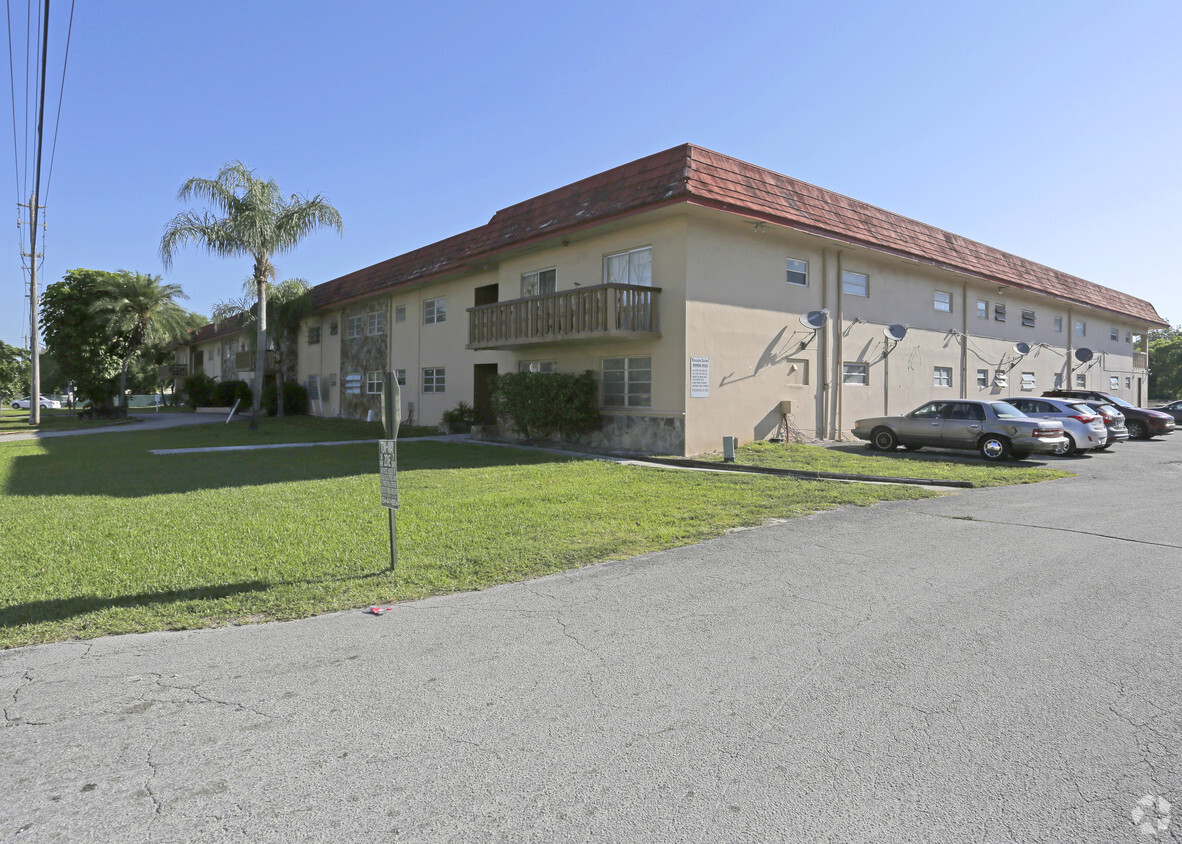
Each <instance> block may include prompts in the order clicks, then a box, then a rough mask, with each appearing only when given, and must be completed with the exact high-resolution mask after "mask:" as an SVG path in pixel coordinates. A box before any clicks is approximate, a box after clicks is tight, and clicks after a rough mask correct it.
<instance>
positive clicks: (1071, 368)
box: [1063, 308, 1075, 390]
mask: <svg viewBox="0 0 1182 844" xmlns="http://www.w3.org/2000/svg"><path fill="white" fill-rule="evenodd" d="M1066 329H1067V379H1066V380H1067V383H1066V384H1064V385H1063V389H1064V390H1073V389H1075V362H1074V361H1075V349H1073V348H1072V345H1073V344H1074V343H1075V319H1074V318H1073V317H1072V315H1071V308H1068V309H1067V326H1066Z"/></svg>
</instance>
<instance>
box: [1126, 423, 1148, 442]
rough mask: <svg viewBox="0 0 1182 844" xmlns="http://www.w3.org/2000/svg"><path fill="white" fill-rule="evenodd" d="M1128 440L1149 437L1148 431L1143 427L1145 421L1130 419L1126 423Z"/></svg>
mask: <svg viewBox="0 0 1182 844" xmlns="http://www.w3.org/2000/svg"><path fill="white" fill-rule="evenodd" d="M1126 427H1127V428H1128V429H1129V439H1130V440H1147V439H1149V436H1148V435H1149V431H1148V430H1147V429H1146V428H1145V423H1144V422H1142V421H1141V420H1140V419H1130V420H1129V422H1128V425H1127V426H1126Z"/></svg>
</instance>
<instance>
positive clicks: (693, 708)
mask: <svg viewBox="0 0 1182 844" xmlns="http://www.w3.org/2000/svg"><path fill="white" fill-rule="evenodd" d="M1050 462H1053V463H1055V464H1057V465H1066V466H1067V467H1068V468H1070V469H1072V470H1074V471H1076V472H1078V473H1079V477H1077V478H1072V479H1067V480H1062V481H1055V482H1051V483H1045V484H1037V485H1029V486H1019V487H1002V488H992V489H985V490H974V491H970V492H965V493H958V494H955V495H948V496H942V497H940V498H936V499H932V500H929V501H922V502H896V503H891V504H884V505H879V506H876V507H873V508H847V509H843V510H838V511H831V512H827V513H822V514H818V515H815V516H812V517H808V518H804V519H798V520H792V521H787V522H783V523H779V524H774V525H768V526H765V527H762V528H759V529H755V530H746V531H739V532H735V533H732V534H729V535H727V536H724V537H721V538H719V539H716V540H712V541H709V542H705V543H702V544H700V545H696V546H692V547H688V548H682V549H677V550H674V551H668V552H662V553H656V554H650V555H646V556H643V557H638V558H635V559H631V560H626V561H620V562H614V563H608V564H604V565H600V566H595V567H590V568H586V569H582V570H578V571H573V572H568V573H565V574H560V575H555V576H552V577H547V578H543V579H539V580H535V581H530V582H527V583H520V584H513V585H509V586H504V587H498V588H495V589H490V590H488V591H485V592H476V593H467V594H460V595H453V596H448V597H443V598H436V599H431V600H426V601H421V602H416V603H408V604H404V605H400V606H399V607H397V608H396V609H395V610H394V611H392V612H389V613H387V614H385V615H383V616H380V617H376V616H372V615H367V614H363V613H362V612H360V611H358V612H348V613H338V614H334V615H328V616H322V617H319V618H314V619H308V620H304V621H298V622H291V623H284V624H268V625H260V626H250V627H239V628H230V629H221V630H212V631H197V632H187V633H165V634H149V635H142V636H121V637H110V638H106V639H100V640H95V641H90V642H77V643H64V644H57V645H47V646H40V647H33V648H24V649H18V650H11V651H5V652H2V653H0V701H3V710H4V719H5V720H4V723H3V729H2V730H0V756H2V759H3V764H2V765H0V795H3V799H2V800H0V840H16V841H74V840H101V841H165V842H166V841H192V840H200V841H242V840H251V841H291V840H308V841H335V840H341V839H344V838H346V837H349V838H353V837H365V838H367V839H370V840H381V841H387V840H397V841H460V842H481V841H539V842H553V841H563V842H565V841H620V842H637V841H686V842H718V841H753V842H754V841H759V842H763V841H809V842H814V841H834V842H837V841H875V842H929V841H930V842H948V841H958V842H1003V841H1004V842H1009V841H1022V842H1044V841H1045V842H1060V841H1070V842H1093V841H1094V842H1122V841H1127V842H1146V841H1178V840H1180V839H1182V832H1180V831H1179V830H1180V829H1182V818H1179V817H1178V815H1182V702H1180V701H1182V649H1180V647H1179V644H1178V643H1179V641H1182V637H1180V634H1182V613H1180V612H1179V605H1180V600H1179V599H1180V596H1182V519H1179V518H1178V516H1177V511H1178V501H1179V499H1180V498H1182V434H1176V435H1174V436H1172V437H1169V438H1167V439H1166V440H1163V441H1153V442H1131V443H1125V444H1121V445H1118V446H1116V447H1114V448H1113V449H1112V450H1111V453H1106V454H1099V455H1096V456H1092V457H1085V458H1081V459H1076V460H1069V461H1063V460H1058V461H1050ZM1174 807H1177V808H1174Z"/></svg>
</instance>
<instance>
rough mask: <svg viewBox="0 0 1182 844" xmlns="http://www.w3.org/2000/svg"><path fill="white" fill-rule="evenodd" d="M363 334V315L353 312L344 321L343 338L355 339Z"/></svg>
mask: <svg viewBox="0 0 1182 844" xmlns="http://www.w3.org/2000/svg"><path fill="white" fill-rule="evenodd" d="M364 336H365V317H364V316H363V315H362V314H353V316H351V317H349V318H348V320H346V322H345V338H346V339H348V340H355V339H357V338H358V337H364Z"/></svg>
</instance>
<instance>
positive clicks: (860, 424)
mask: <svg viewBox="0 0 1182 844" xmlns="http://www.w3.org/2000/svg"><path fill="white" fill-rule="evenodd" d="M853 431H854V436H855V437H857V438H858V439H860V440H866V441H868V442H869V443H870V447H871V448H873V449H877V450H878V451H894V450H895V449H896V448H897V447H898V446H900V445H902V446H904V447H906V448H908V449H910V450H912V451H914V450H916V449H920V448H924V447H925V446H933V447H936V448H968V449H973V450H974V451H976V452H977V453H979V454H980V455H981V456H982V457H984V458H985V459H986V460H1004V459H1005V458H1007V457H1010V456H1011V455H1012V456H1014V457H1016V458H1018V459H1019V460H1021V459H1022V458H1025V457H1029V456H1030V455H1031V454H1033V453H1035V452H1039V453H1041V454H1055V453H1056V452H1057V451H1058V450H1059V449H1061V448H1063V447H1064V446H1066V445H1067V438H1066V437H1065V436H1063V423H1062V422H1059V421H1057V420H1054V419H1032V418H1030V417H1029V416H1027V415H1026V414H1025V413H1023V412H1022V411H1020V410H1018V409H1017V408H1016V407H1014V406H1012V405H1009V404H1006V403H1005V402H1004V401H977V400H974V399H948V400H942V401H930V402H928V403H927V404H925V405H921V406H920V407H917V408H916V409H915V410H913V411H911V412H910V413H905V414H903V415H902V416H875V417H871V418H869V419H859V420H857V421H856V422H854V429H853Z"/></svg>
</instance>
